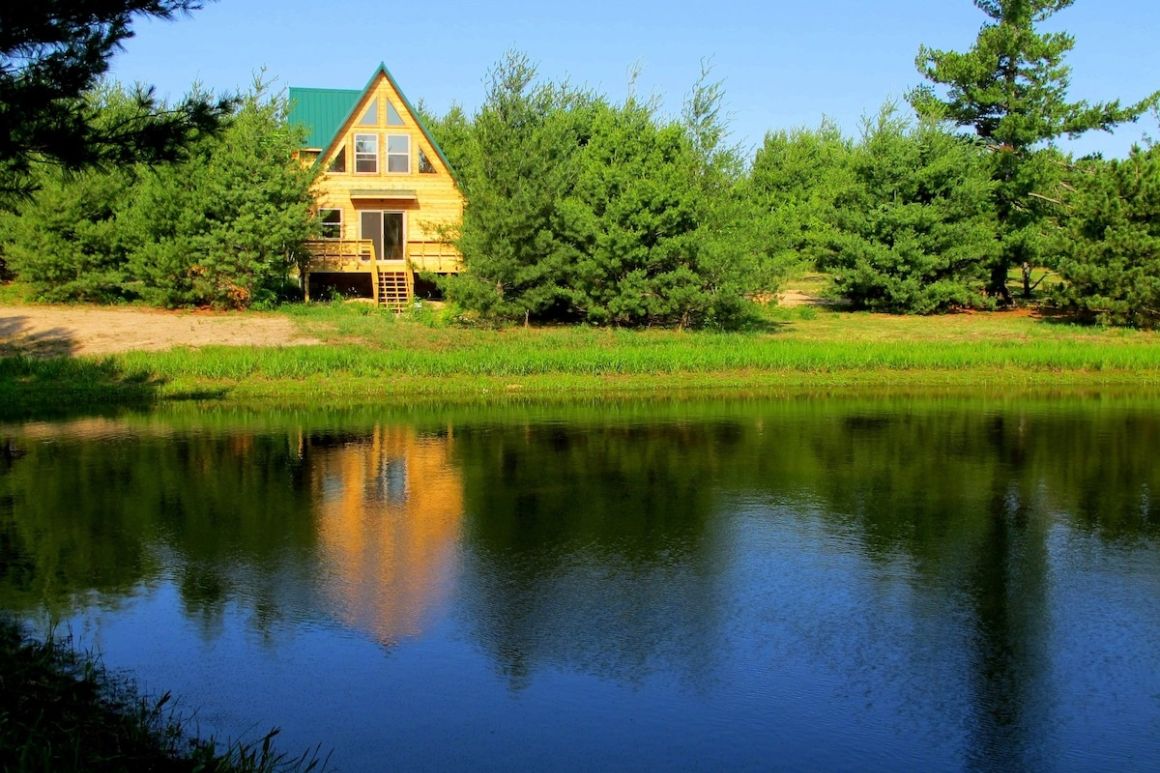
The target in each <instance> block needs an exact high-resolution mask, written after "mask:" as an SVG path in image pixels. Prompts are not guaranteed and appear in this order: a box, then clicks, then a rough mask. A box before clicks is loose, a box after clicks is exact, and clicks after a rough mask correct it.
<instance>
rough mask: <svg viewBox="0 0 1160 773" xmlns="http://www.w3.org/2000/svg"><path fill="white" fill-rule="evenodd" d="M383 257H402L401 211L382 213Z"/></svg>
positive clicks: (389, 258) (394, 258) (386, 258)
mask: <svg viewBox="0 0 1160 773" xmlns="http://www.w3.org/2000/svg"><path fill="white" fill-rule="evenodd" d="M383 259H384V260H402V259H403V213H402V212H384V213H383Z"/></svg>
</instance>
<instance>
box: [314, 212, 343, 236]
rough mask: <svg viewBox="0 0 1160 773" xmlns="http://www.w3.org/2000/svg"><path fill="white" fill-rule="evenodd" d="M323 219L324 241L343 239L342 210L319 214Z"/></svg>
mask: <svg viewBox="0 0 1160 773" xmlns="http://www.w3.org/2000/svg"><path fill="white" fill-rule="evenodd" d="M319 215H321V219H322V238H323V239H341V238H342V210H341V209H324V210H321V211H320V212H319Z"/></svg>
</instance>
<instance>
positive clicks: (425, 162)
mask: <svg viewBox="0 0 1160 773" xmlns="http://www.w3.org/2000/svg"><path fill="white" fill-rule="evenodd" d="M435 173H436V172H435V165H434V164H432V163H431V159H429V158H427V153H426V152H425V151H424V150H423V149H422V148H419V174H435Z"/></svg>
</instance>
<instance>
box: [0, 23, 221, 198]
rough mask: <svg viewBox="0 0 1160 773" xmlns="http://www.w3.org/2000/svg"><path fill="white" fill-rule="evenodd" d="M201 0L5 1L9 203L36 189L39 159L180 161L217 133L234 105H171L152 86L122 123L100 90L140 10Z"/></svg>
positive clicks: (2, 34) (2, 179) (4, 172)
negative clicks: (101, 107) (107, 109)
mask: <svg viewBox="0 0 1160 773" xmlns="http://www.w3.org/2000/svg"><path fill="white" fill-rule="evenodd" d="M200 7H201V3H200V2H198V0H36V2H7V3H2V4H0V207H9V208H10V207H12V206H13V205H14V204H15V203H16V202H17V201H19V200H20V199H22V198H24V197H26V196H27V195H28V194H29V193H30V192H31V191H32V190H33V188H34V187H35V177H34V176H33V175H32V174H31V172H32V167H33V164H34V163H35V162H37V161H49V162H53V163H56V164H59V165H60V166H61V167H62V168H64V169H66V170H77V169H83V168H85V167H90V166H94V165H100V164H103V163H110V164H117V165H124V164H133V163H136V162H139V161H143V162H149V161H155V160H167V159H170V160H171V159H174V158H177V157H178V156H179V155H180V154H181V152H182V150H183V149H184V148H185V147H186V146H187V145H188V144H189V142H190V141H191V140H192V139H194V138H196V137H197V136H198V135H200V134H202V133H205V132H207V131H212V130H213V129H215V128H216V126H217V125H218V122H219V120H220V119H221V117H222V116H223V115H225V114H226V113H227V112H228V109H229V102H228V101H225V100H219V101H217V102H214V101H212V100H209V99H205V98H197V99H190V100H187V101H185V102H183V103H181V104H179V105H173V106H170V107H169V108H167V109H165V110H162V109H160V105H159V104H158V103H157V101H156V99H155V98H154V96H153V94H152V92H150V91H149V90H147V89H138V90H137V91H135V92H134V93H133V100H132V104H133V108H134V109H133V110H132V112H131V113H129V114H127V115H125V116H124V118H123V120H122V121H121V122H119V123H117V124H108V123H102V122H101V121H99V120H98V113H97V112H96V111H95V109H94V106H93V103H92V101H91V100H87V99H86V98H85V95H86V94H87V93H89V92H90V91H92V90H93V89H94V88H95V87H96V86H97V84H98V82H99V80H100V78H101V77H102V76H103V75H104V74H105V73H106V72H107V71H108V66H109V59H110V58H111V57H112V55H113V53H114V52H115V51H116V50H117V48H118V47H120V45H121V44H122V43H123V42H124V41H125V40H126V39H127V38H129V37H131V36H132V34H133V32H132V30H131V29H130V26H131V23H132V21H133V19H134V17H138V16H145V17H153V18H158V19H171V18H173V17H174V16H176V15H177V14H179V13H183V12H188V11H192V10H195V9H197V8H200Z"/></svg>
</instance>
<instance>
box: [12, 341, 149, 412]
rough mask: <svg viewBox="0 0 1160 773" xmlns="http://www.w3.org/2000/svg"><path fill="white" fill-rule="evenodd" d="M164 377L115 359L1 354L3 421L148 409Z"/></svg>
mask: <svg viewBox="0 0 1160 773" xmlns="http://www.w3.org/2000/svg"><path fill="white" fill-rule="evenodd" d="M163 384H164V381H163V380H161V379H158V378H155V377H154V376H153V375H152V374H150V373H148V372H146V371H136V372H131V371H126V370H124V369H123V368H122V367H121V366H119V365H118V364H117V363H116V362H114V361H112V360H88V359H77V358H73V357H68V356H63V357H62V356H51V357H43V356H31V355H27V354H17V355H12V356H6V357H0V420H12V419H26V418H64V417H68V416H75V415H79V414H94V413H96V414H104V413H110V412H116V411H119V410H121V409H125V408H147V407H149V406H151V405H153V404H154V403H155V402H156V400H157V390H158V389H160V387H161V386H162V385H163Z"/></svg>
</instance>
